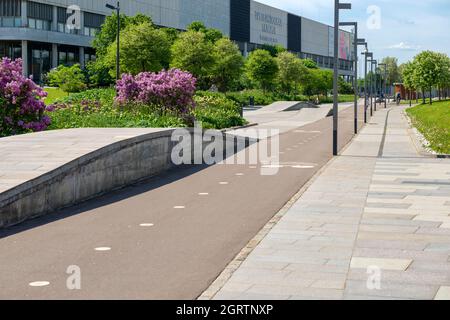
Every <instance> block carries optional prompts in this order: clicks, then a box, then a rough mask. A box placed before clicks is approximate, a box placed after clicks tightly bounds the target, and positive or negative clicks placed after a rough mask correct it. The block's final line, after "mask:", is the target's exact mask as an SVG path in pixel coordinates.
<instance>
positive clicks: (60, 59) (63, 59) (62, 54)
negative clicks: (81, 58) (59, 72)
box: [58, 52, 67, 64]
mask: <svg viewBox="0 0 450 320" xmlns="http://www.w3.org/2000/svg"><path fill="white" fill-rule="evenodd" d="M66 63H67V53H66V52H59V53H58V64H66Z"/></svg>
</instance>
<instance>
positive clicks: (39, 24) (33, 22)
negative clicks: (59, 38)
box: [28, 18, 52, 31]
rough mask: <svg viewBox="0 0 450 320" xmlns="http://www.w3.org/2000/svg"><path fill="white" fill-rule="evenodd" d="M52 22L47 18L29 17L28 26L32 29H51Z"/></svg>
mask: <svg viewBox="0 0 450 320" xmlns="http://www.w3.org/2000/svg"><path fill="white" fill-rule="evenodd" d="M51 26H52V23H51V21H47V20H41V19H34V18H29V19H28V27H29V28H31V29H38V30H47V31H50V30H51Z"/></svg>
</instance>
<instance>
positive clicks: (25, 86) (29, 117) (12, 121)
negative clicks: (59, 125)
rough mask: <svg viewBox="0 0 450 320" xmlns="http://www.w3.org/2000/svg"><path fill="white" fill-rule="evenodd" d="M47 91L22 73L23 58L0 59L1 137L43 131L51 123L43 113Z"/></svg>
mask: <svg viewBox="0 0 450 320" xmlns="http://www.w3.org/2000/svg"><path fill="white" fill-rule="evenodd" d="M46 96H47V93H46V92H45V91H44V90H43V89H42V88H41V87H39V86H38V85H36V84H35V83H34V82H33V80H32V79H31V78H26V77H25V76H23V75H22V60H21V59H17V60H14V61H13V60H11V59H9V58H3V59H2V60H1V62H0V136H8V135H13V134H20V133H26V132H31V131H42V130H45V129H46V128H47V127H48V126H49V125H50V122H51V120H50V118H49V117H48V116H45V115H44V111H45V103H44V101H43V98H45V97H46Z"/></svg>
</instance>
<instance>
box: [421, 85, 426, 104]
mask: <svg viewBox="0 0 450 320" xmlns="http://www.w3.org/2000/svg"><path fill="white" fill-rule="evenodd" d="M422 100H423V104H425V103H427V101H426V99H425V90H424V89H422Z"/></svg>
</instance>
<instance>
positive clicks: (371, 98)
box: [370, 60, 373, 117]
mask: <svg viewBox="0 0 450 320" xmlns="http://www.w3.org/2000/svg"><path fill="white" fill-rule="evenodd" d="M370 116H371V117H372V116H373V60H370Z"/></svg>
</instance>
